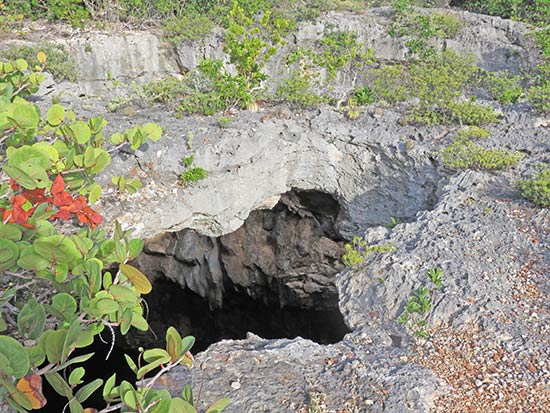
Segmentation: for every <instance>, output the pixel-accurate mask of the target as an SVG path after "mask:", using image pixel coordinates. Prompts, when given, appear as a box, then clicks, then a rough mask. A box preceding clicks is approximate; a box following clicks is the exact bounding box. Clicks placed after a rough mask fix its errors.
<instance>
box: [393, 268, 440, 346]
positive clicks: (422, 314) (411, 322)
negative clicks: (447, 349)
mask: <svg viewBox="0 0 550 413" xmlns="http://www.w3.org/2000/svg"><path fill="white" fill-rule="evenodd" d="M426 275H427V277H428V279H429V280H430V282H431V283H432V284H433V285H434V286H435V289H436V290H440V289H441V288H443V281H442V277H443V271H441V269H440V268H437V267H435V268H431V269H429V270H428V271H427V272H426ZM433 295H434V291H433V290H431V289H430V288H428V287H426V286H424V285H421V286H419V287H418V288H417V289H416V291H415V293H414V294H413V295H412V296H411V297H410V298H409V300H408V301H407V303H406V304H405V309H404V310H403V313H401V315H400V316H399V318H398V319H397V321H399V322H400V323H402V324H405V325H406V326H407V327H408V328H409V329H410V330H411V331H412V332H413V335H414V336H415V337H416V338H422V339H424V340H428V339H429V338H430V334H429V333H428V332H427V331H426V329H425V327H426V324H427V320H428V318H429V313H430V311H431V309H432V300H433Z"/></svg>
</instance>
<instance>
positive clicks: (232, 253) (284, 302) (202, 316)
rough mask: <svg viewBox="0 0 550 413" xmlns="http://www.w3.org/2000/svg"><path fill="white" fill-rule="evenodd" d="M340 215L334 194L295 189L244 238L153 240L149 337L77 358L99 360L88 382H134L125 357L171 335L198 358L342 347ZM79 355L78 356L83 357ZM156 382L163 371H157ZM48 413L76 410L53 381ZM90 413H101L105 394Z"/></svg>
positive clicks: (191, 234)
mask: <svg viewBox="0 0 550 413" xmlns="http://www.w3.org/2000/svg"><path fill="white" fill-rule="evenodd" d="M339 214H340V206H339V204H338V202H337V201H336V200H335V199H334V198H333V197H332V196H331V195H328V194H325V193H323V192H319V191H300V190H293V191H290V192H288V193H286V194H283V195H281V197H280V199H279V201H278V202H277V203H276V205H275V206H274V207H273V208H272V209H265V210H255V211H252V212H251V213H250V215H249V217H248V218H247V219H246V220H245V222H244V223H243V225H242V226H241V227H240V228H239V229H237V230H236V231H234V232H232V233H230V234H227V235H223V236H220V237H208V236H205V235H201V234H199V233H198V232H196V231H194V230H189V229H186V230H183V231H180V232H177V233H166V234H162V235H161V236H158V237H156V238H155V239H151V240H148V241H147V242H146V244H145V248H144V252H143V253H142V254H141V256H140V257H139V258H138V259H137V260H136V262H135V263H134V264H135V265H136V266H138V267H139V268H140V269H141V270H142V271H143V272H144V273H145V274H147V276H148V277H149V278H150V280H151V281H152V284H153V291H152V292H151V293H150V294H148V295H146V296H144V297H143V298H144V300H145V302H146V305H145V309H146V315H147V319H148V322H149V325H150V331H148V332H139V331H137V330H135V329H132V330H130V332H129V333H128V334H127V335H126V336H123V337H122V336H120V335H119V334H116V339H115V346H114V348H113V350H112V352H111V353H110V356H109V358H108V359H106V357H107V355H108V354H109V351H110V350H109V349H110V347H111V342H112V337H111V333H110V332H109V331H107V330H105V331H104V332H103V333H102V335H101V338H99V339H96V341H95V342H94V344H93V345H92V346H90V347H87V348H84V349H77V352H78V354H84V353H90V352H95V353H96V354H95V355H94V357H92V358H91V359H90V360H89V361H88V362H86V363H84V364H83V366H84V367H85V369H86V371H87V373H86V376H85V378H86V377H88V378H90V377H93V378H102V379H103V380H106V379H108V378H109V377H110V376H111V375H112V374H113V373H116V374H117V383H120V382H121V381H122V380H127V381H130V382H133V381H134V380H135V376H134V375H133V373H132V372H131V371H130V369H129V368H128V366H127V364H126V361H125V359H124V353H126V354H129V355H130V356H131V357H132V358H133V359H134V360H137V356H138V353H137V351H136V349H137V348H138V347H140V346H141V347H144V348H145V349H147V348H152V347H164V345H165V343H164V338H165V332H166V329H167V328H168V327H169V326H174V327H175V328H176V329H177V330H178V331H179V332H180V334H181V335H182V336H186V335H193V336H194V337H195V338H196V343H195V345H194V347H193V348H192V352H193V353H197V352H200V351H203V350H205V349H207V348H208V346H210V345H211V344H213V343H216V342H218V341H220V340H223V339H242V338H245V337H246V334H247V333H248V332H252V333H254V334H256V335H258V336H260V337H263V338H268V339H275V338H295V337H298V336H300V337H303V338H308V339H311V340H313V341H315V342H317V343H320V344H329V343H335V342H338V341H340V340H341V339H342V338H343V337H344V335H345V334H346V333H348V332H349V329H348V327H347V326H346V324H345V323H344V319H343V316H342V314H341V313H340V311H339V308H338V292H337V289H336V286H335V283H334V277H335V275H336V274H337V273H338V272H340V271H341V270H343V268H344V266H343V264H342V262H341V258H342V255H343V253H344V251H345V250H344V243H345V241H344V239H343V238H342V236H341V235H340V232H339V230H338V222H339ZM74 355H77V354H76V352H75V354H74ZM153 374H154V372H153ZM44 393H45V396H46V398H47V399H48V404H47V406H46V410H42V411H43V412H44V413H46V412H53V411H59V412H61V411H64V409H65V411H67V408H66V403H67V399H65V398H63V397H61V396H58V395H57V394H56V393H55V392H54V391H53V389H51V387H50V386H49V384H48V383H47V381H44ZM85 407H94V408H96V409H102V408H104V407H105V403H104V401H103V400H102V398H101V391H96V392H95V393H94V395H93V396H92V397H91V398H90V399H89V400H88V401H87V402H86V403H85Z"/></svg>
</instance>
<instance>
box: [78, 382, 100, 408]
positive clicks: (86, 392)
mask: <svg viewBox="0 0 550 413" xmlns="http://www.w3.org/2000/svg"><path fill="white" fill-rule="evenodd" d="M101 386H103V380H102V379H95V380H94V381H92V382H90V383H88V384H86V385H84V386H82V387H81V388H80V389H78V391H77V392H76V394H75V395H74V397H75V398H76V400H78V401H79V402H80V403H84V402H85V401H86V400H88V398H89V397H90V396H91V395H92V394H93V393H94V392H95V391H96V390H97V389H99V388H100V387H101Z"/></svg>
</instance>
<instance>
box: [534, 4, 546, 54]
mask: <svg viewBox="0 0 550 413" xmlns="http://www.w3.org/2000/svg"><path fill="white" fill-rule="evenodd" d="M549 7H550V6H549ZM534 35H535V39H536V41H537V43H538V45H539V46H540V47H541V49H542V54H543V55H544V56H547V57H549V56H550V27H547V28H545V29H541V30H537V31H536V32H535V34H534Z"/></svg>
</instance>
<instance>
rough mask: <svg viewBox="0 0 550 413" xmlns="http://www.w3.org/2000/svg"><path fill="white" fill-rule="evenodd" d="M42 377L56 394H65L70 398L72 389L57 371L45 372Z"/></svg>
mask: <svg viewBox="0 0 550 413" xmlns="http://www.w3.org/2000/svg"><path fill="white" fill-rule="evenodd" d="M44 377H45V378H46V380H48V383H50V385H51V386H52V387H53V389H54V390H55V391H56V392H57V393H58V394H60V395H61V396H65V397H66V398H67V399H72V397H73V391H72V390H71V387H70V386H69V385H68V384H67V382H66V381H65V379H63V377H61V375H60V374H59V373H58V372H56V371H54V372H51V373H46V374H44Z"/></svg>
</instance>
